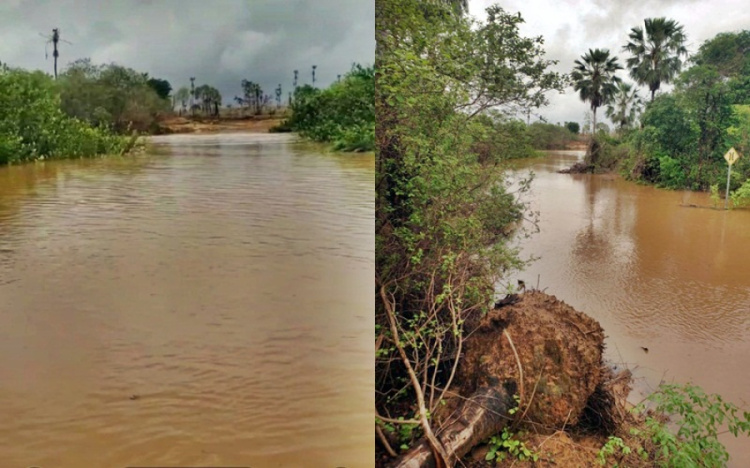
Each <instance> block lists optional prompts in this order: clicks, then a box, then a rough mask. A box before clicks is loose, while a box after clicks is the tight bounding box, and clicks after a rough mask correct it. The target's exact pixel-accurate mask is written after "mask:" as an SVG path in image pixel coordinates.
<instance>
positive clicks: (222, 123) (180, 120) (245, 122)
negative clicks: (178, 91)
mask: <svg viewBox="0 0 750 468" xmlns="http://www.w3.org/2000/svg"><path fill="white" fill-rule="evenodd" d="M282 120H283V119H278V118H269V117H262V118H235V119H225V118H222V119H187V118H185V117H170V118H168V119H165V120H163V121H161V122H159V133H162V134H171V133H231V132H247V133H268V132H269V130H270V129H271V128H272V127H275V126H277V125H279V124H280V123H281V121H282Z"/></svg>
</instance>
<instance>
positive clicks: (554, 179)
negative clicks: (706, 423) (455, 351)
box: [518, 151, 750, 467]
mask: <svg viewBox="0 0 750 468" xmlns="http://www.w3.org/2000/svg"><path fill="white" fill-rule="evenodd" d="M582 156H583V155H582V153H581V152H576V151H568V152H551V153H549V156H548V157H546V158H544V159H537V160H527V161H523V162H521V163H520V164H519V165H518V168H519V173H521V174H523V173H527V172H528V170H529V169H531V170H533V171H534V172H535V174H536V178H535V179H534V182H533V183H532V190H531V192H532V193H531V195H530V196H529V200H530V201H531V202H532V207H533V209H534V210H538V211H539V212H540V215H541V222H540V229H541V232H540V233H538V234H535V235H533V236H532V237H531V238H530V239H527V240H524V241H522V246H523V252H524V254H525V255H526V256H527V257H528V255H531V254H533V255H535V256H539V257H541V258H540V259H539V260H537V261H536V262H534V263H533V264H532V265H531V266H530V267H528V268H527V269H526V271H524V272H523V273H522V274H521V275H520V277H521V278H523V279H524V280H525V282H526V284H527V285H529V286H532V285H533V286H536V284H537V281H538V282H539V288H540V289H544V288H546V292H547V293H549V294H553V295H555V296H557V297H558V298H559V299H562V300H564V301H565V302H567V303H569V304H570V305H572V306H573V307H575V308H576V309H578V310H581V311H583V312H586V313H587V314H589V315H591V316H593V317H594V318H596V319H597V320H599V321H600V322H601V324H602V326H603V327H604V330H605V333H607V335H608V336H609V338H608V340H607V351H606V357H607V358H608V359H610V360H612V361H614V362H615V363H623V364H626V365H628V366H629V367H630V368H631V369H633V370H634V374H635V376H636V377H637V378H639V379H640V380H639V382H638V383H637V385H638V386H639V387H641V389H643V390H648V389H653V388H655V387H656V386H657V385H658V384H659V382H660V381H661V380H664V381H666V382H674V383H686V382H693V383H695V384H697V385H700V386H701V387H702V388H703V389H704V390H706V391H707V392H709V393H720V394H721V395H722V396H724V397H725V398H726V399H728V400H730V401H732V402H734V403H735V404H737V405H740V406H744V407H745V410H748V405H750V365H748V359H749V358H750V248H748V246H750V210H736V211H731V212H725V211H720V210H712V209H701V208H690V207H683V206H681V205H691V204H694V205H699V206H711V201H710V200H709V197H708V195H707V194H705V193H692V192H677V191H667V190H660V189H656V188H654V187H649V186H640V185H637V184H634V183H630V182H626V181H624V180H622V179H620V178H619V177H617V176H613V175H596V176H592V175H567V174H557V173H556V171H557V170H559V169H562V168H565V167H569V166H570V165H571V164H573V163H574V162H576V161H577V160H578V159H579V158H582ZM722 206H723V203H722ZM641 347H645V348H648V352H646V351H644V350H643V349H642V348H641ZM721 440H722V442H724V443H725V445H726V446H727V448H728V450H729V452H730V455H731V457H732V458H731V460H730V466H734V467H745V466H750V439H748V438H741V439H735V438H734V437H732V436H731V435H729V436H727V437H723V438H721Z"/></svg>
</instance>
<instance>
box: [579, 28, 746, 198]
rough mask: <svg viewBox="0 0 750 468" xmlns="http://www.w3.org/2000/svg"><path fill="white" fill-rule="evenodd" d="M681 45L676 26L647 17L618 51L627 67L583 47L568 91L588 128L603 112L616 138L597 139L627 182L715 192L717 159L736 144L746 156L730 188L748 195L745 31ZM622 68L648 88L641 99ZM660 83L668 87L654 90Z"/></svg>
mask: <svg viewBox="0 0 750 468" xmlns="http://www.w3.org/2000/svg"><path fill="white" fill-rule="evenodd" d="M686 41H687V34H686V32H685V31H684V28H683V26H682V25H680V24H679V23H677V22H676V21H674V20H671V19H667V18H648V19H645V20H644V23H643V26H638V27H634V28H632V29H631V30H630V33H629V34H628V40H627V42H626V43H625V44H624V45H623V46H622V51H623V52H627V53H628V54H629V57H628V58H627V59H626V62H625V66H622V65H621V64H620V62H619V60H618V58H617V57H616V56H614V55H612V54H611V53H610V51H609V50H608V49H594V50H589V51H588V52H587V53H586V54H584V55H583V56H581V58H580V59H579V60H576V62H575V67H574V69H573V71H572V73H571V78H572V80H573V84H574V89H575V90H576V91H577V92H578V93H579V97H580V98H581V99H582V100H583V101H585V102H587V103H588V104H589V106H590V109H591V112H592V114H593V122H594V125H595V127H594V128H596V115H597V109H599V108H601V107H603V106H606V107H607V116H608V117H609V118H610V119H611V120H612V122H613V123H614V124H615V127H616V129H617V133H616V135H614V136H613V137H612V136H610V137H606V136H602V135H600V136H599V137H598V139H599V140H601V142H602V144H603V145H604V147H605V148H609V149H610V150H612V151H614V152H615V153H617V157H616V158H615V159H617V160H618V161H617V163H618V164H619V166H620V168H621V170H622V171H623V173H624V174H625V175H626V176H627V177H629V178H631V179H634V180H642V181H645V182H649V183H653V184H656V185H659V186H662V187H666V188H675V189H679V188H685V189H692V190H709V189H712V190H714V191H715V190H716V187H718V186H719V185H721V186H724V185H725V184H726V182H725V180H726V163H725V161H724V159H723V155H724V153H725V152H726V151H727V150H728V149H729V148H730V147H734V148H736V149H737V150H738V151H739V152H740V153H741V154H742V155H743V156H744V157H743V158H741V159H740V161H739V162H738V163H737V164H735V165H733V167H732V172H731V180H730V188H731V190H732V191H733V192H737V193H740V192H750V183H749V182H748V179H749V178H750V161H748V157H750V138H749V135H750V119H749V118H748V117H750V31H747V30H745V31H738V32H724V33H720V34H717V35H716V36H715V37H713V38H711V39H709V40H707V41H705V42H704V43H703V44H701V45H700V47H699V48H698V51H697V52H696V53H695V54H693V55H692V56H689V55H688V51H687V49H686V47H685V43H686ZM620 70H627V72H628V75H629V77H630V78H631V79H632V80H633V81H634V82H635V85H638V86H644V87H646V89H647V92H648V100H647V101H646V100H644V99H641V98H640V96H639V94H638V90H637V89H636V88H635V85H631V84H628V83H625V82H623V80H622V78H620V77H619V76H618V71H620ZM664 84H673V85H674V87H673V89H672V90H671V91H669V92H660V90H661V89H662V87H663V85H664ZM597 130H598V129H597ZM605 153H606V151H605V152H603V153H600V154H599V156H602V157H605V158H606V157H607V155H606V154H605ZM597 163H598V162H597V161H592V165H593V166H596V165H597ZM743 187H744V189H743ZM740 189H742V190H740ZM740 198H742V197H740V196H739V195H737V196H735V199H736V201H737V202H738V203H737V204H744V203H746V202H747V201H742V200H740Z"/></svg>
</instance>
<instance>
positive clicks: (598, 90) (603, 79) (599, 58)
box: [570, 49, 622, 133]
mask: <svg viewBox="0 0 750 468" xmlns="http://www.w3.org/2000/svg"><path fill="white" fill-rule="evenodd" d="M617 70H622V67H621V66H620V64H619V63H617V57H610V56H609V50H607V49H594V50H591V49H589V52H588V53H587V54H585V55H582V56H581V60H576V61H575V67H573V72H572V73H571V74H570V77H571V78H572V79H573V89H575V90H576V91H578V94H579V96H580V97H581V100H582V101H584V102H588V103H590V104H591V112H592V113H593V115H594V119H593V120H594V125H593V129H594V130H593V131H592V133H595V132H596V109H598V108H599V107H601V106H603V105H604V104H606V103H608V102H609V101H610V100H611V99H612V96H614V95H615V93H616V91H617V83H619V82H620V78H618V77H617V76H616V75H615V73H616V72H617Z"/></svg>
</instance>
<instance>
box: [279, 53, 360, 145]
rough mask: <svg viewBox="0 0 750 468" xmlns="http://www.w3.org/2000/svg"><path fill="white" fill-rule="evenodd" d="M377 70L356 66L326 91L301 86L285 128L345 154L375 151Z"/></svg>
mask: <svg viewBox="0 0 750 468" xmlns="http://www.w3.org/2000/svg"><path fill="white" fill-rule="evenodd" d="M374 96H375V69H374V68H373V67H362V66H360V65H355V66H353V67H352V70H351V71H350V72H349V73H347V74H346V75H345V76H344V77H342V78H341V79H340V80H339V81H337V82H335V83H333V84H332V85H331V86H329V87H328V88H326V89H318V88H316V87H314V86H311V85H304V86H299V87H297V88H296V89H295V91H294V97H293V99H292V105H291V110H292V116H291V117H290V118H289V119H287V120H286V121H285V122H284V124H283V128H286V129H288V130H292V131H296V132H299V133H300V134H301V135H302V136H304V137H306V138H309V139H311V140H314V141H320V142H327V143H331V144H332V145H333V147H334V148H335V149H337V150H341V151H372V150H373V149H374V148H375V105H374V102H373V97H374Z"/></svg>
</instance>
